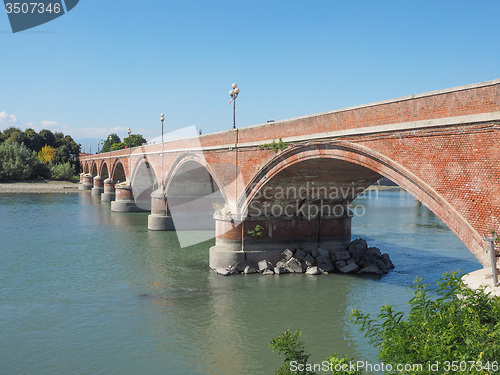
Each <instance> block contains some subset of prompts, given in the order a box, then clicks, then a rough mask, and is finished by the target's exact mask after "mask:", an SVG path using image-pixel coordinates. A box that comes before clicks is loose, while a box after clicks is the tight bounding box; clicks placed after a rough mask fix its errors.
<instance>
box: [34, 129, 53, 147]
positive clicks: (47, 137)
mask: <svg viewBox="0 0 500 375" xmlns="http://www.w3.org/2000/svg"><path fill="white" fill-rule="evenodd" d="M38 135H39V136H40V137H41V138H42V144H44V145H47V146H50V147H54V148H56V147H57V145H56V137H55V136H54V134H53V133H52V132H51V131H50V130H48V129H42V130H40V132H39V133H38Z"/></svg>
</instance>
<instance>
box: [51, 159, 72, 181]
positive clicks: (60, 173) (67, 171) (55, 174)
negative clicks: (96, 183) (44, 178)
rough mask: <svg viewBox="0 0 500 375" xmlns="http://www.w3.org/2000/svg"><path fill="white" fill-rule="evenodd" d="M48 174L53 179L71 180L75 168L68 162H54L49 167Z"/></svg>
mask: <svg viewBox="0 0 500 375" xmlns="http://www.w3.org/2000/svg"><path fill="white" fill-rule="evenodd" d="M50 174H51V178H52V179H53V180H67V181H71V180H72V178H73V176H74V175H75V170H74V169H73V167H72V166H71V164H70V163H69V162H67V163H64V164H55V165H52V166H51V167H50Z"/></svg>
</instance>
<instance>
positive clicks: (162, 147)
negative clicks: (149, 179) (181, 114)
mask: <svg viewBox="0 0 500 375" xmlns="http://www.w3.org/2000/svg"><path fill="white" fill-rule="evenodd" d="M160 121H161V176H160V179H161V189H162V191H163V150H164V147H165V146H164V144H163V121H165V114H164V113H162V114H161V117H160Z"/></svg>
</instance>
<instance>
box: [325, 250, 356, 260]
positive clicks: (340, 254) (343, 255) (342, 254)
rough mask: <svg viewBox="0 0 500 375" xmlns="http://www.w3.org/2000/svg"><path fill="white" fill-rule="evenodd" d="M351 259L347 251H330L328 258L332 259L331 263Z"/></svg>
mask: <svg viewBox="0 0 500 375" xmlns="http://www.w3.org/2000/svg"><path fill="white" fill-rule="evenodd" d="M350 257H351V254H349V251H348V250H337V251H332V253H331V254H330V258H331V259H332V262H336V261H338V260H347V259H349V258H350Z"/></svg>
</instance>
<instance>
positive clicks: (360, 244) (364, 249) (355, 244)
mask: <svg viewBox="0 0 500 375" xmlns="http://www.w3.org/2000/svg"><path fill="white" fill-rule="evenodd" d="M348 250H349V254H351V257H352V258H353V259H354V261H355V262H356V263H358V264H359V263H360V260H361V259H362V258H366V257H367V256H369V255H370V252H369V251H368V245H367V243H366V241H365V240H364V239H362V238H358V239H357V240H354V241H352V242H351V243H350V245H349V249H348Z"/></svg>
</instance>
